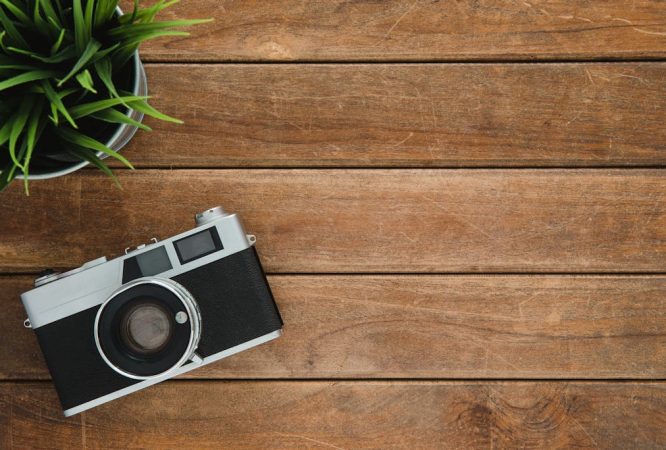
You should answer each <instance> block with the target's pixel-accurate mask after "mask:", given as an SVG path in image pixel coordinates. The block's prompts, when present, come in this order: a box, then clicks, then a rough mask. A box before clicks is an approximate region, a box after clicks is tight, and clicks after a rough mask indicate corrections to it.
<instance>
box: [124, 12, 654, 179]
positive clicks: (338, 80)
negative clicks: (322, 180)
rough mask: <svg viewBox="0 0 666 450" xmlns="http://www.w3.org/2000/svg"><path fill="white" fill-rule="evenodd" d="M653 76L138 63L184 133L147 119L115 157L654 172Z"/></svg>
mask: <svg viewBox="0 0 666 450" xmlns="http://www.w3.org/2000/svg"><path fill="white" fill-rule="evenodd" d="M269 3H270V2H269ZM445 3H449V2H445ZM664 39H666V38H664ZM665 48H666V47H665ZM665 75H666V64H664V63H627V64H519V65H506V64H480V65H479V64H456V65H420V64H416V65H414V64H412V65H385V64H379V65H376V64H375V65H305V66H302V65H213V66H201V65H149V66H148V77H149V84H150V88H149V89H150V93H151V95H154V96H155V98H154V104H155V105H156V106H157V107H159V108H160V109H161V110H163V111H165V112H167V113H169V114H172V115H175V116H178V117H179V118H181V119H183V120H184V121H185V125H175V124H168V123H160V122H157V121H155V120H148V121H147V123H149V124H150V125H151V126H152V127H154V132H153V133H143V132H140V133H139V134H138V135H137V137H136V139H134V140H133V141H132V143H131V144H130V146H129V147H128V148H127V149H126V150H125V154H126V155H127V156H128V157H129V159H130V160H132V161H133V162H134V163H135V164H136V165H137V166H139V167H147V166H148V167H183V166H184V167H209V168H210V167H252V166H255V167H276V166H291V167H293V166H355V167H381V166H401V167H423V166H435V167H464V166H469V167H472V166H475V167H478V166H506V167H511V166H523V167H524V166H550V167H553V166H633V165H663V164H666V130H665V129H664V127H663V123H664V121H665V120H666V76H665Z"/></svg>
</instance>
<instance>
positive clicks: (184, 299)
mask: <svg viewBox="0 0 666 450" xmlns="http://www.w3.org/2000/svg"><path fill="white" fill-rule="evenodd" d="M141 284H153V285H157V286H160V287H163V288H165V289H167V290H169V291H171V293H173V294H174V295H175V296H176V298H178V300H180V302H181V303H182V304H183V306H184V307H185V311H186V312H187V315H188V316H189V318H190V321H191V323H190V340H189V343H188V345H187V349H186V350H185V352H184V353H183V356H182V357H181V358H180V359H179V360H178V361H177V362H176V363H175V364H174V365H173V366H171V367H170V368H169V369H167V370H165V371H163V372H160V373H158V374H155V375H148V376H146V375H136V374H134V373H131V372H127V371H126V370H123V369H121V368H120V367H118V366H116V365H115V364H113V363H112V362H111V361H110V360H109V358H108V357H107V356H106V354H104V350H103V349H102V345H101V342H100V339H99V321H100V318H101V317H102V313H103V312H104V309H105V308H106V306H107V305H108V304H109V303H111V302H112V301H113V299H114V298H116V297H117V296H118V295H119V294H121V293H123V292H125V291H127V290H128V289H131V288H133V287H135V286H138V285H141ZM94 334H95V345H96V346H97V352H98V353H99V354H100V356H101V357H102V359H103V360H104V362H105V363H106V365H107V366H109V367H110V368H111V369H113V370H114V371H116V372H117V373H119V374H120V375H122V376H124V377H127V378H132V379H134V380H152V379H155V378H167V377H169V376H170V375H175V372H176V371H177V370H178V369H179V368H180V367H181V366H182V365H183V364H185V363H186V362H187V361H189V360H190V359H191V358H192V356H193V355H194V352H195V351H196V349H197V347H198V346H199V340H200V339H201V312H200V311H199V306H198V305H197V302H196V301H195V300H194V297H193V296H192V294H190V293H189V291H188V290H187V289H185V288H184V287H183V286H182V285H181V284H179V283H177V282H175V281H173V280H170V279H168V278H160V277H144V278H137V279H136V280H134V281H130V282H129V283H127V284H124V285H122V286H121V287H120V288H119V289H117V290H116V291H114V292H113V293H112V294H111V295H110V296H109V298H108V299H106V300H105V301H104V303H102V306H101V307H100V308H99V310H98V311H97V315H96V316H95V329H94Z"/></svg>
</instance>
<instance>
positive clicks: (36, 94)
mask: <svg viewBox="0 0 666 450" xmlns="http://www.w3.org/2000/svg"><path fill="white" fill-rule="evenodd" d="M177 1H178V0H170V1H167V0H159V1H157V2H156V3H154V4H153V5H151V6H148V7H140V6H139V4H138V0H134V10H133V11H132V12H129V13H127V14H123V15H118V13H117V11H116V8H117V6H118V0H69V1H67V0H0V171H1V172H0V190H2V189H4V188H5V187H6V186H7V185H8V184H9V183H10V182H11V181H12V180H13V179H14V178H15V177H16V176H17V175H18V174H19V173H21V174H23V175H24V180H25V191H26V194H28V181H27V175H28V174H29V173H30V164H31V162H33V163H34V162H35V161H46V160H48V158H49V157H50V156H52V155H53V154H67V155H70V156H73V157H75V158H77V159H80V160H83V161H87V162H89V163H91V164H92V165H94V166H96V167H98V168H99V169H101V170H102V171H103V172H104V173H106V174H108V175H109V176H111V177H112V178H113V179H114V181H115V182H116V184H118V181H117V179H116V177H115V176H114V174H113V173H112V171H111V170H110V169H109V167H107V165H106V164H105V163H104V161H103V160H102V159H101V158H99V157H98V154H100V153H103V154H106V155H108V156H111V157H113V158H116V159H118V160H119V161H121V162H122V163H123V164H125V165H126V166H128V167H130V168H132V165H131V164H130V163H129V161H127V160H126V159H125V158H124V157H123V156H121V155H120V154H119V153H118V152H116V151H114V150H112V149H110V148H108V147H107V146H106V145H105V144H104V143H102V142H101V141H100V140H98V139H99V137H98V136H97V135H96V134H95V132H98V130H99V129H100V128H102V127H104V126H105V127H106V128H107V129H108V127H109V126H110V125H109V124H114V125H111V126H117V124H129V125H133V126H136V127H139V128H142V129H145V130H149V128H148V127H147V126H145V125H143V124H141V123H138V122H136V121H135V120H133V119H131V118H130V117H128V115H127V114H126V113H127V111H128V110H129V109H133V110H136V111H139V112H142V113H144V114H146V115H149V116H152V117H155V118H158V119H161V120H166V121H171V122H180V121H179V120H177V119H174V118H172V117H169V116H167V115H165V114H162V113H160V112H159V111H157V110H155V109H154V108H153V107H151V106H150V105H148V103H147V101H146V100H147V99H148V97H138V96H135V95H132V94H131V93H130V92H127V91H128V90H129V89H128V88H125V89H123V86H121V85H120V84H119V82H118V80H119V79H121V78H123V74H126V73H127V69H128V68H130V65H129V62H130V60H131V58H132V56H133V54H134V52H135V51H136V50H137V48H138V47H139V45H140V44H141V43H142V42H144V41H146V40H149V39H154V38H157V37H161V36H182V35H188V33H186V32H183V31H176V30H174V28H175V27H182V26H189V25H194V24H197V23H202V22H205V21H207V20H172V21H161V22H156V21H155V16H156V15H157V14H158V13H159V12H160V11H161V10H163V9H164V8H167V7H169V6H171V5H173V4H174V3H176V2H177ZM124 78H125V79H126V78H127V76H125V77H124Z"/></svg>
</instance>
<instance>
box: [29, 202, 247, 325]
mask: <svg viewBox="0 0 666 450" xmlns="http://www.w3.org/2000/svg"><path fill="white" fill-rule="evenodd" d="M211 225H213V226H215V227H216V228H217V231H218V233H219V235H220V237H221V239H222V244H223V245H224V248H223V249H221V250H218V251H216V252H214V253H211V254H210V255H206V256H204V257H201V258H199V259H196V260H194V261H191V262H188V263H185V264H181V262H180V260H179V259H178V256H177V255H176V251H175V248H174V245H173V243H174V242H175V241H177V240H179V239H182V238H184V237H187V236H190V235H192V234H196V233H198V232H199V231H201V229H204V228H208V227H210V226H211ZM158 245H164V247H165V249H166V252H167V255H168V257H169V260H170V262H171V266H172V269H170V270H167V271H165V272H162V273H160V274H158V276H159V277H160V278H173V277H174V276H176V275H179V274H181V273H185V272H189V271H190V270H194V269H196V268H198V267H201V266H205V265H206V264H210V263H212V262H214V261H217V260H219V259H222V258H226V257H227V256H231V255H233V254H234V253H237V252H240V251H242V250H245V249H247V248H249V247H250V246H252V245H254V243H252V242H250V241H249V239H248V235H247V234H246V232H245V230H244V228H243V225H242V223H241V222H240V219H239V218H238V216H237V215H236V214H228V215H225V216H222V217H219V218H218V219H216V220H215V221H213V222H212V223H207V224H205V225H203V226H201V227H195V228H192V229H190V230H188V231H185V232H182V233H179V234H177V235H175V236H172V237H170V238H168V239H165V240H163V241H160V242H159V243H156V244H155V243H149V244H147V245H146V246H145V247H144V248H142V249H141V250H132V251H130V252H129V253H128V254H127V255H121V256H119V257H116V258H113V259H111V260H109V261H107V262H106V263H104V264H97V265H93V266H92V267H85V270H77V269H74V270H73V271H69V272H65V273H64V274H58V276H57V277H55V278H54V279H53V280H49V281H50V282H44V283H43V284H41V285H40V286H39V287H35V288H34V289H31V290H30V291H26V292H24V293H23V294H21V300H22V302H23V306H24V308H25V310H26V312H27V313H28V318H30V321H31V322H32V325H33V328H39V327H41V326H44V325H47V324H49V323H52V322H55V321H57V320H60V319H63V318H65V317H69V316H71V315H72V314H76V313H77V312H79V311H83V310H84V309H88V308H92V307H93V306H96V305H101V304H102V303H103V302H104V301H105V300H106V299H107V298H108V297H109V296H110V295H111V294H112V293H113V292H114V291H115V290H116V289H118V288H120V286H122V275H123V262H124V260H125V259H127V258H132V257H134V256H137V255H140V254H142V253H145V252H149V251H151V250H152V249H154V248H155V246H158ZM98 259H101V258H98ZM84 266H86V265H85V264H84ZM84 266H82V267H81V269H83V268H84ZM69 274H72V275H71V276H69Z"/></svg>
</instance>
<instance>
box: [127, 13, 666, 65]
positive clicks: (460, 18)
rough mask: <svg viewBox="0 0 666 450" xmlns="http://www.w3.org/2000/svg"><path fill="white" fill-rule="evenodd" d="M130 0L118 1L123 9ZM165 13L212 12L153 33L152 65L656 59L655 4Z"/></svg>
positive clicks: (661, 51)
mask: <svg viewBox="0 0 666 450" xmlns="http://www.w3.org/2000/svg"><path fill="white" fill-rule="evenodd" d="M130 4H131V1H129V0H126V1H125V6H126V9H130V7H129V5H130ZM163 17H164V18H165V19H176V18H201V17H213V18H214V19H215V21H214V22H213V23H210V24H206V25H201V26H198V27H196V28H193V29H192V30H191V31H192V34H193V36H190V37H187V38H182V37H178V38H173V39H162V40H159V41H156V42H153V43H150V44H148V45H146V46H145V47H144V49H143V54H144V56H145V57H146V58H148V59H150V60H160V61H182V60H196V61H262V60H270V61H294V60H314V61H322V60H325V61H331V60H334V61H363V60H394V61H395V60H410V61H420V60H428V61H442V60H474V61H477V60H496V59H510V60H532V59H535V58H541V59H581V58H653V57H664V56H666V47H665V46H664V32H666V28H665V25H664V24H665V23H666V11H664V7H663V4H662V2H660V1H659V0H636V1H634V2H632V3H630V4H627V2H626V1H622V0H609V1H603V2H576V1H575V0H564V1H559V2H547V1H544V0H532V1H526V2H508V1H505V0H489V1H484V2H477V1H462V2H450V1H447V2H433V1H425V0H417V1H415V2H414V1H408V0H392V1H382V2H375V1H362V2H348V1H345V0H333V1H325V2H301V1H297V0H281V1H271V2H259V1H247V0H235V1H234V0H232V1H219V0H200V1H196V2H191V1H190V2H183V3H181V4H180V5H176V6H174V7H172V8H170V10H167V11H166V12H165V14H164V15H163Z"/></svg>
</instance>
